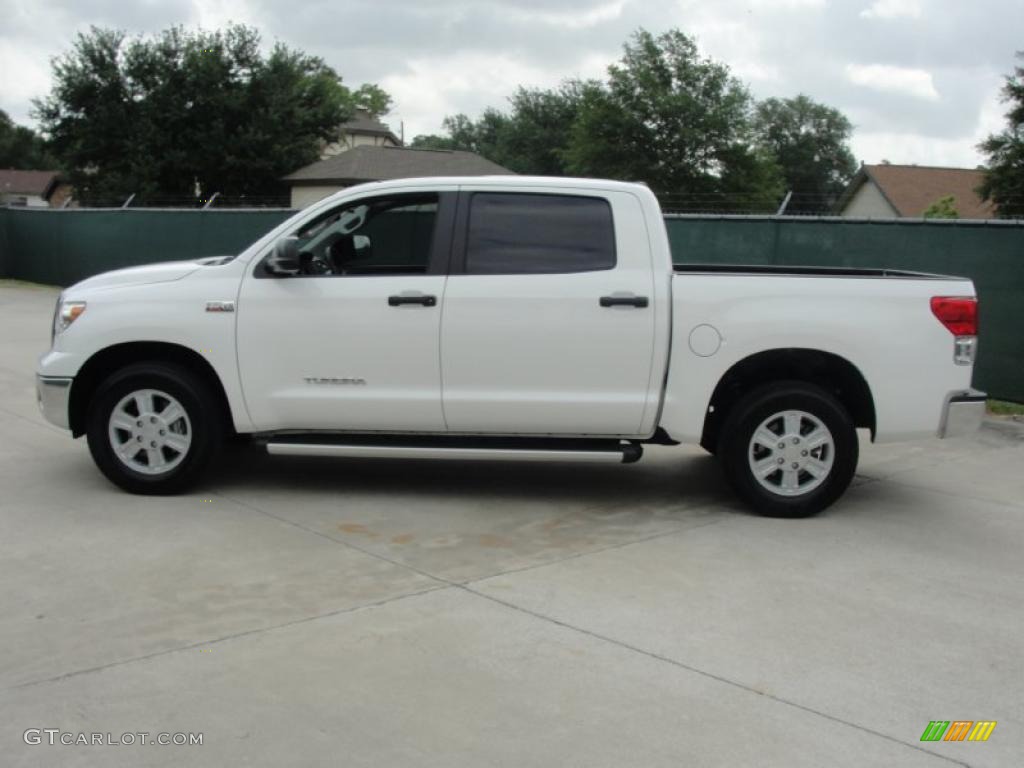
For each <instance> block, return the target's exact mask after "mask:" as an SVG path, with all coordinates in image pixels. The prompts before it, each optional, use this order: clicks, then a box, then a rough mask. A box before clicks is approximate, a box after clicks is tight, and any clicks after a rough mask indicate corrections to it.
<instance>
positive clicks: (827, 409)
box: [718, 381, 858, 517]
mask: <svg viewBox="0 0 1024 768" xmlns="http://www.w3.org/2000/svg"><path fill="white" fill-rule="evenodd" d="M718 456H719V458H720V459H721V461H722V464H723V467H724V469H725V474H726V477H727V478H728V480H729V483H730V485H732V487H733V489H734V490H735V491H736V494H737V495H738V496H739V497H740V498H741V499H742V500H743V501H744V502H746V503H747V504H748V505H749V506H750V507H751V508H753V509H754V510H755V511H756V512H758V513H760V514H763V515H769V516H772V517H806V516H808V515H813V514H815V513H817V512H820V511H821V510H823V509H825V508H826V507H828V506H829V505H830V504H832V502H834V501H835V500H836V499H838V498H839V497H840V496H841V495H842V494H843V491H845V490H846V488H847V486H849V484H850V481H851V480H852V479H853V474H854V471H855V470H856V469H857V458H858V445H857V430H856V429H855V427H854V424H853V420H852V419H851V418H850V415H849V414H848V413H847V411H846V409H845V408H844V407H843V405H842V403H840V402H839V401H838V400H837V399H836V398H835V397H833V396H832V395H831V394H829V393H828V392H826V391H825V390H823V389H821V388H820V387H817V386H814V385H812V384H805V383H802V382H795V381H793V382H777V383H774V384H769V385H766V386H764V387H761V388H759V389H756V390H754V391H753V392H751V393H749V394H748V395H746V396H745V397H743V398H742V399H741V400H740V401H739V402H738V403H736V405H735V406H734V407H733V409H732V410H731V412H730V414H729V417H728V418H727V419H726V422H725V425H724V428H723V429H722V433H721V439H720V442H719V447H718Z"/></svg>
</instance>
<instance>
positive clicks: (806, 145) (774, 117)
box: [754, 94, 857, 213]
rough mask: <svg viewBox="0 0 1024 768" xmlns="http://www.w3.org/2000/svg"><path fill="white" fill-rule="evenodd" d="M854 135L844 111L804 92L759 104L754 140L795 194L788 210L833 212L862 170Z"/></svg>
mask: <svg viewBox="0 0 1024 768" xmlns="http://www.w3.org/2000/svg"><path fill="white" fill-rule="evenodd" d="M852 133H853V126H852V125H851V124H850V121H849V120H848V119H847V118H846V117H845V116H844V115H843V114H842V112H840V111H839V110H837V109H834V108H832V107H828V106H826V105H824V104H819V103H818V102H815V101H814V100H812V99H810V98H809V97H807V96H804V95H802V94H801V95H799V96H796V97H795V98H792V99H767V100H766V101H762V102H761V103H760V104H758V105H757V108H756V110H755V113H754V136H755V140H756V142H757V145H758V146H759V147H761V148H762V149H763V150H764V151H765V152H767V153H768V154H769V155H770V156H771V157H773V158H774V159H775V161H776V162H777V163H778V165H779V167H780V168H781V169H782V175H783V177H784V178H785V183H786V188H787V189H789V190H791V191H792V192H793V198H792V200H791V201H790V203H789V205H788V206H787V211H791V212H798V213H821V212H825V211H829V210H831V207H832V203H833V202H834V201H835V199H836V198H837V197H838V196H839V194H840V193H841V192H842V191H843V189H844V188H845V187H846V185H847V184H848V183H849V182H850V180H851V179H852V178H853V175H854V174H855V173H856V172H857V163H856V161H855V160H854V157H853V153H852V152H851V151H850V145H849V141H850V136H851V134H852Z"/></svg>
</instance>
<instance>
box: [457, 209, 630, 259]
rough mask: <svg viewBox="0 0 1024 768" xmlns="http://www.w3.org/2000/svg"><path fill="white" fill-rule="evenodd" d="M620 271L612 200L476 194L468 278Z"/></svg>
mask: <svg viewBox="0 0 1024 768" xmlns="http://www.w3.org/2000/svg"><path fill="white" fill-rule="evenodd" d="M614 267H615V230H614V227H613V225H612V210H611V206H610V205H609V204H608V201H607V200H604V199H603V198H599V197H572V196H569V195H534V194H517V193H496V192H477V193H474V194H473V196H472V199H471V202H470V209H469V230H468V234H467V238H466V272H467V273H468V274H471V275H508V274H557V273H565V272H591V271H596V270H602V269H612V268H614Z"/></svg>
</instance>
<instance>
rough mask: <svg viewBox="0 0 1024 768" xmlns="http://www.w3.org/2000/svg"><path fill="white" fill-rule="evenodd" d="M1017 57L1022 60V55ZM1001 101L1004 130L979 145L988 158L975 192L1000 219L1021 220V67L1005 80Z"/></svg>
mask: <svg viewBox="0 0 1024 768" xmlns="http://www.w3.org/2000/svg"><path fill="white" fill-rule="evenodd" d="M1017 57H1018V58H1024V51H1022V52H1019V53H1018V54H1017ZM1003 101H1005V102H1006V103H1008V104H1009V105H1010V109H1009V111H1008V112H1007V113H1006V120H1007V126H1006V128H1005V129H1004V130H1003V131H1002V132H1001V133H996V134H992V135H991V136H989V137H988V138H987V139H985V141H983V142H982V143H981V144H979V145H978V149H979V150H981V151H982V152H984V153H985V154H986V155H987V156H988V169H987V170H986V172H985V180H984V181H983V182H982V184H981V186H980V187H979V188H978V192H979V193H980V194H981V196H982V198H983V199H985V200H990V201H992V202H993V203H995V206H996V209H997V210H998V211H999V215H1000V216H1008V217H1010V216H1012V217H1024V67H1015V68H1014V73H1013V74H1012V75H1008V76H1007V78H1006V83H1005V85H1004V86H1003Z"/></svg>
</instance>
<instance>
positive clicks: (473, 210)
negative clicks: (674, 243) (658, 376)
mask: <svg viewBox="0 0 1024 768" xmlns="http://www.w3.org/2000/svg"><path fill="white" fill-rule="evenodd" d="M653 280H654V276H653V272H652V268H651V261H650V245H649V243H648V238H647V233H646V229H645V227H644V219H643V215H642V212H641V206H640V202H639V201H638V200H637V199H636V198H635V197H634V196H633V195H631V194H629V193H626V192H617V191H616V192H607V193H600V192H597V191H595V190H591V189H565V190H562V189H551V188H548V187H544V188H537V187H533V188H529V187H526V188H523V190H522V191H509V190H508V188H507V187H503V188H502V189H501V190H500V191H499V190H498V189H494V188H491V189H488V188H487V187H486V186H482V187H481V188H479V189H473V188H468V189H467V188H463V191H462V192H461V193H460V196H459V209H458V214H457V218H456V234H455V247H454V250H453V257H452V270H451V273H450V275H449V278H448V284H447V286H446V290H445V297H444V306H443V314H442V323H441V374H442V399H443V403H444V415H445V421H446V423H447V426H448V429H449V430H450V431H453V432H498V433H508V434H562V435H636V434H638V433H639V431H640V428H641V422H642V419H643V415H644V408H645V406H646V404H647V398H648V390H649V382H650V378H651V364H652V358H653V351H654V332H655V327H654V309H653V301H654V289H653Z"/></svg>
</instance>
